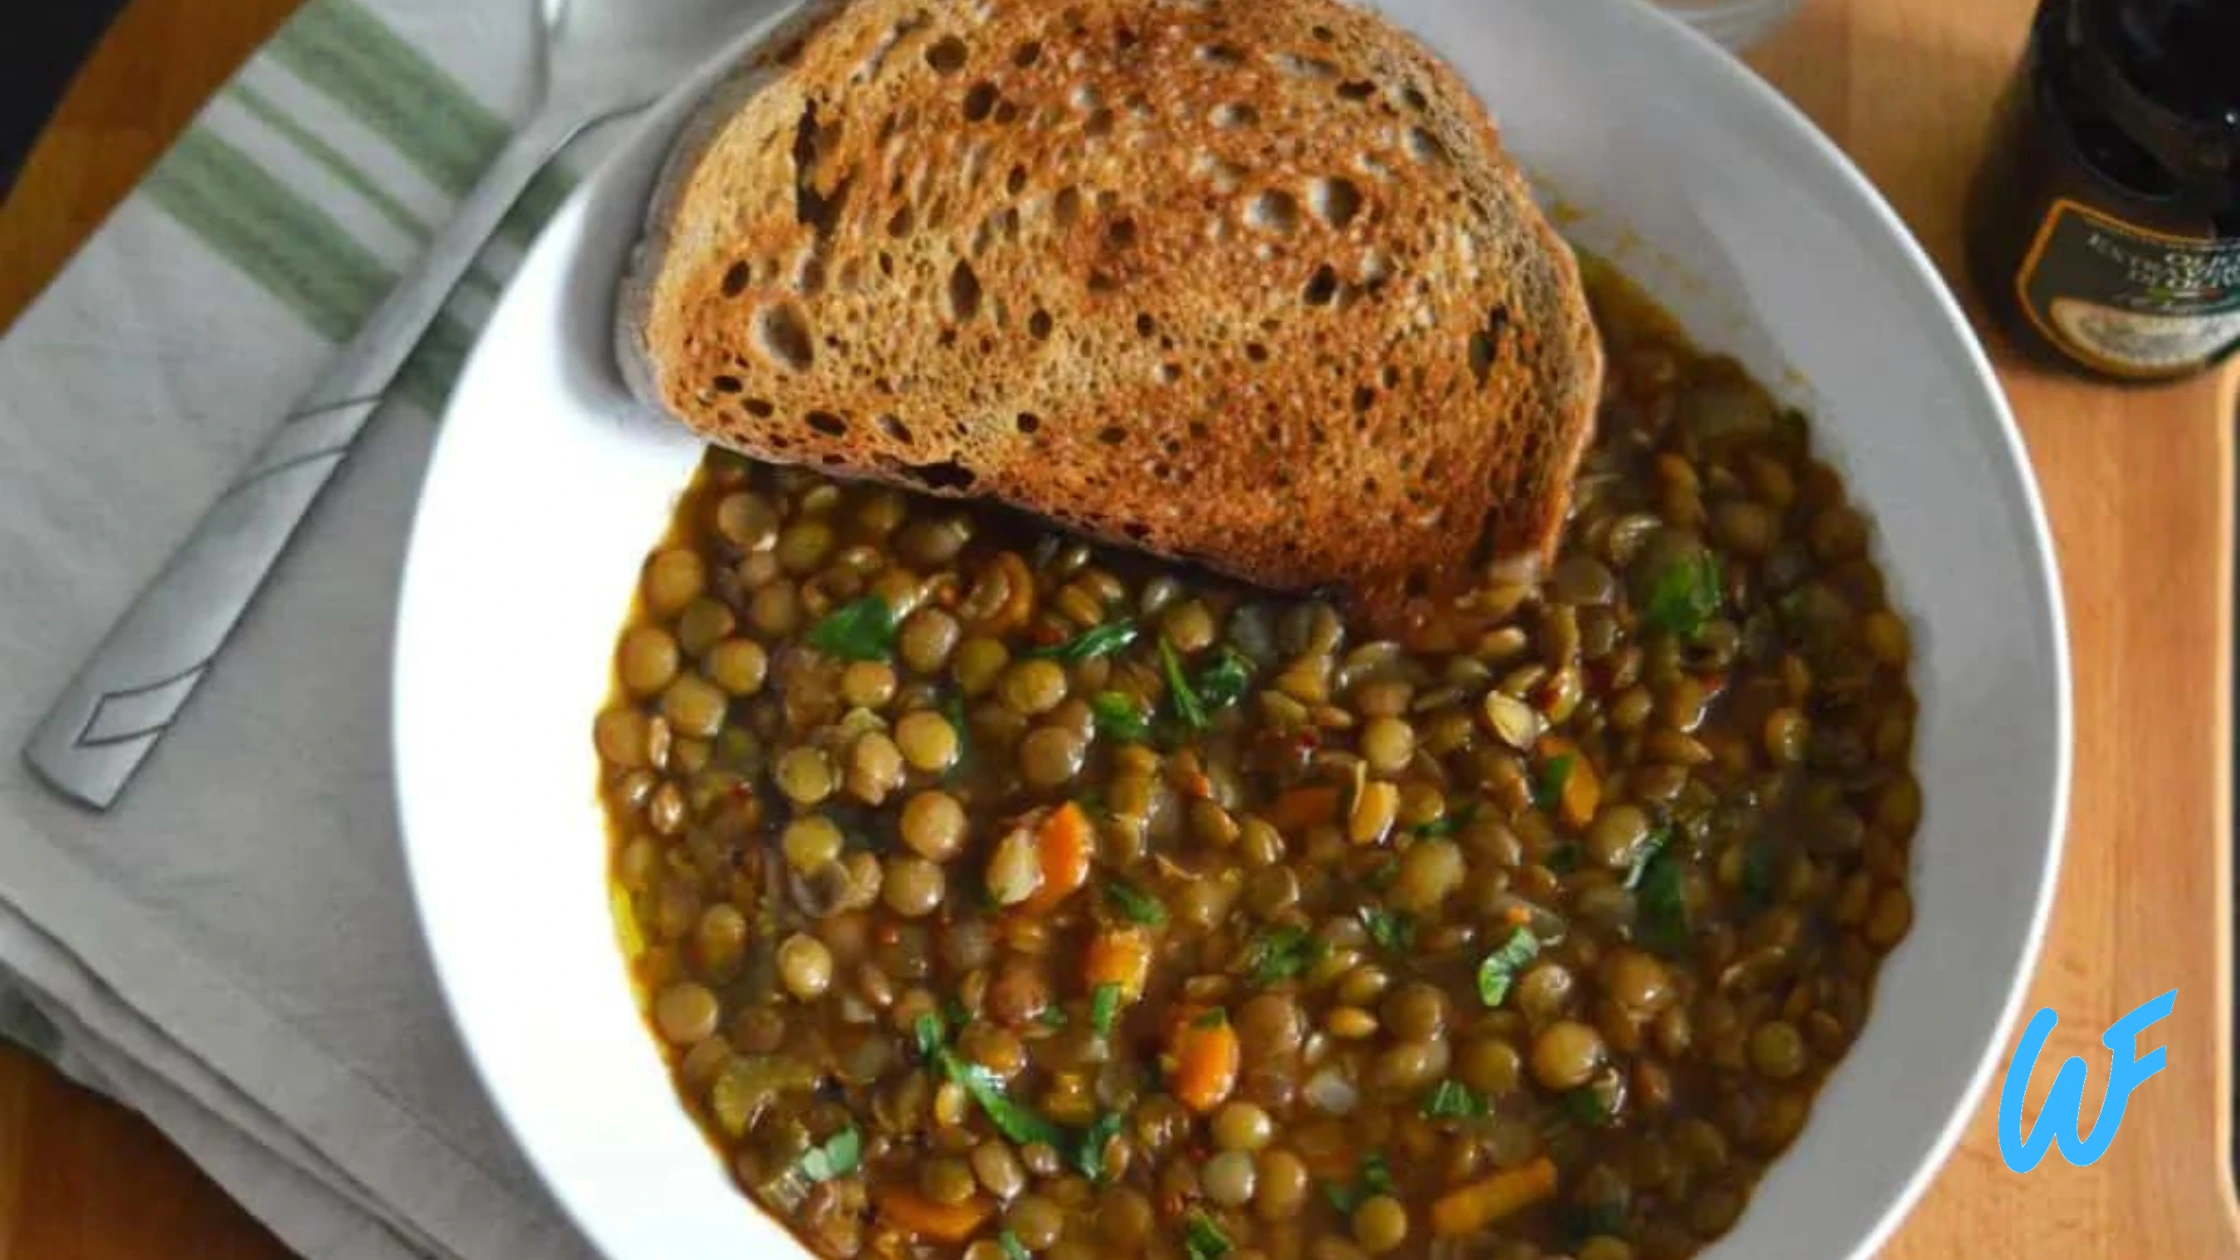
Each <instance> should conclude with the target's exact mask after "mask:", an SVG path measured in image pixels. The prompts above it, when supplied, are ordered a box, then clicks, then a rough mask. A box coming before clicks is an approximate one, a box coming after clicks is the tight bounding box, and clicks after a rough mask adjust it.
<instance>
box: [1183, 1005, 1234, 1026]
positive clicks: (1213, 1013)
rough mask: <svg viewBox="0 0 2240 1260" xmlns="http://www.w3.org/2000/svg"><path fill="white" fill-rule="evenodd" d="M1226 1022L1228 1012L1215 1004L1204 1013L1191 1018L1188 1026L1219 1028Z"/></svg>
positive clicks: (1227, 1020)
mask: <svg viewBox="0 0 2240 1260" xmlns="http://www.w3.org/2000/svg"><path fill="white" fill-rule="evenodd" d="M1228 1022H1229V1012H1227V1011H1225V1010H1223V1009H1221V1008H1220V1007H1218V1006H1216V1007H1214V1008H1213V1009H1212V1010H1210V1011H1207V1012H1206V1013H1205V1014H1203V1015H1200V1016H1199V1017H1197V1018H1196V1019H1193V1020H1191V1021H1190V1026H1191V1027H1192V1028H1219V1027H1221V1026H1222V1025H1223V1024H1226V1023H1228Z"/></svg>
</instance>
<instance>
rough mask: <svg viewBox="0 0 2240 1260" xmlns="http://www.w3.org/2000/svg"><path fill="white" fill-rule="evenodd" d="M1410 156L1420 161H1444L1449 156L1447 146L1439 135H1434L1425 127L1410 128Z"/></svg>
mask: <svg viewBox="0 0 2240 1260" xmlns="http://www.w3.org/2000/svg"><path fill="white" fill-rule="evenodd" d="M1408 156H1409V157H1412V158H1414V159H1415V160H1416V161H1418V162H1444V161H1445V160H1446V158H1447V146H1445V145H1443V144H1441V143H1439V137H1437V136H1435V135H1432V134H1431V133H1430V132H1428V131H1425V130H1424V129H1423V128H1421V127H1410V128H1408Z"/></svg>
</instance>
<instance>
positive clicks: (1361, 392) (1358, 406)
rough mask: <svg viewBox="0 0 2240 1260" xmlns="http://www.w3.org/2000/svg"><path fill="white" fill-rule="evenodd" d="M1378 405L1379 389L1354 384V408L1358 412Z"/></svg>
mask: <svg viewBox="0 0 2240 1260" xmlns="http://www.w3.org/2000/svg"><path fill="white" fill-rule="evenodd" d="M1376 405H1377V391H1375V390H1373V389H1371V388H1369V387H1368V386H1367V385H1356V386H1354V388H1353V409H1354V410H1355V411H1356V412H1363V411H1367V410H1369V409H1370V408H1371V407H1374V406H1376Z"/></svg>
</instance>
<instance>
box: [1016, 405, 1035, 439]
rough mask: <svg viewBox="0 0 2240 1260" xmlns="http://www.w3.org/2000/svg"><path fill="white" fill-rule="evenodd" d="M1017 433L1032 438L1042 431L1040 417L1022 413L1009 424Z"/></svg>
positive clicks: (1026, 412) (1028, 412)
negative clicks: (1015, 428)
mask: <svg viewBox="0 0 2240 1260" xmlns="http://www.w3.org/2000/svg"><path fill="white" fill-rule="evenodd" d="M1011 423H1012V424H1013V425H1014V426H1015V427H1017V429H1018V430H1019V432H1021V433H1024V434H1026V435H1028V436H1029V437H1032V436H1033V435H1034V434H1035V433H1037V432H1039V431H1041V429H1042V417H1041V416H1038V415H1036V414H1035V413H1033V412H1031V411H1022V412H1020V413H1019V414H1018V416H1017V417H1016V418H1014V419H1013V420H1012V422H1011Z"/></svg>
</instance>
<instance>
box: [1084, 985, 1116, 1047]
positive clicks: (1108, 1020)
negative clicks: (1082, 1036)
mask: <svg viewBox="0 0 2240 1260" xmlns="http://www.w3.org/2000/svg"><path fill="white" fill-rule="evenodd" d="M1119 1019H1120V986H1119V985H1117V984H1114V983H1112V982H1111V981H1106V982H1105V983H1103V984H1100V985H1098V986H1097V987H1096V988H1094V989H1091V990H1090V991H1089V1031H1090V1032H1093V1033H1095V1034H1096V1035H1097V1036H1099V1037H1109V1036H1111V1035H1112V1026H1113V1025H1114V1024H1115V1023H1118V1022H1119Z"/></svg>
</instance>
